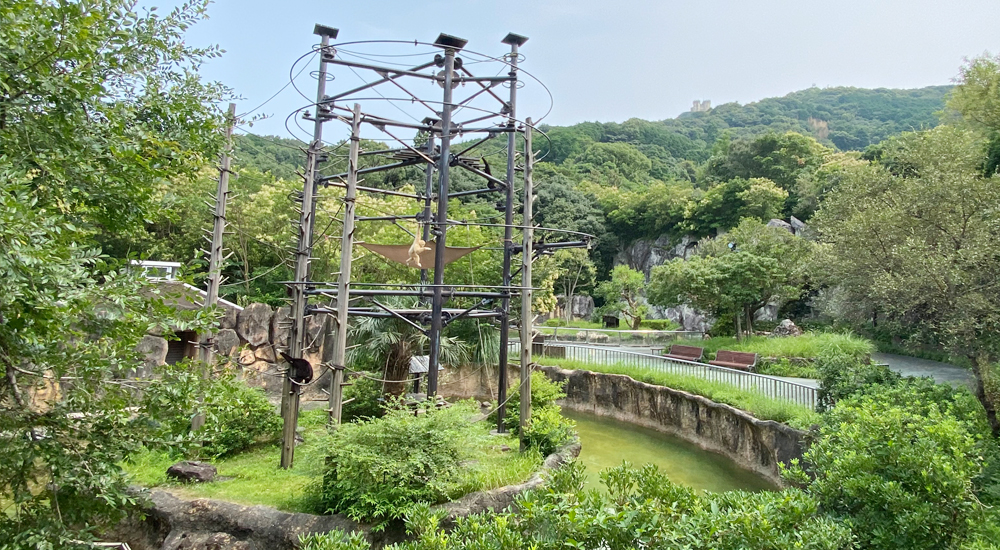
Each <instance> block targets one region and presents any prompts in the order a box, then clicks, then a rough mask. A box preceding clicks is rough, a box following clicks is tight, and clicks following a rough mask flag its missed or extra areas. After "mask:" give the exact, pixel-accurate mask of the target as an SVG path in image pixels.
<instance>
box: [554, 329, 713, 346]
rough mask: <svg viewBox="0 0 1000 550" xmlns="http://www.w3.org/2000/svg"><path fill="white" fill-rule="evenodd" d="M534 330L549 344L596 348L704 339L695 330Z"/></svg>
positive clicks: (702, 335)
mask: <svg viewBox="0 0 1000 550" xmlns="http://www.w3.org/2000/svg"><path fill="white" fill-rule="evenodd" d="M534 328H535V330H536V331H538V332H539V333H541V334H542V335H544V336H545V340H546V341H547V342H569V343H580V344H589V345H596V346H601V345H607V346H643V347H652V346H657V345H663V344H667V343H669V342H674V341H676V340H679V339H681V338H702V337H704V334H703V333H701V332H698V331H693V330H614V329H603V328H573V327H546V326H536V327H534Z"/></svg>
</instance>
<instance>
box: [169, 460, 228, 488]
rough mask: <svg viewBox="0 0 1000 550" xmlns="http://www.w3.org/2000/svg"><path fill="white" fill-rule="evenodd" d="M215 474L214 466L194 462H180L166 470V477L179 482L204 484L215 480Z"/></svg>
mask: <svg viewBox="0 0 1000 550" xmlns="http://www.w3.org/2000/svg"><path fill="white" fill-rule="evenodd" d="M215 474H216V469H215V466H212V465H211V464H208V463H207V462H197V461H194V460H182V461H180V462H178V463H177V464H174V465H173V466H171V467H169V468H167V476H169V477H172V478H174V479H178V480H180V481H192V482H197V483H206V482H209V481H212V480H213V479H215Z"/></svg>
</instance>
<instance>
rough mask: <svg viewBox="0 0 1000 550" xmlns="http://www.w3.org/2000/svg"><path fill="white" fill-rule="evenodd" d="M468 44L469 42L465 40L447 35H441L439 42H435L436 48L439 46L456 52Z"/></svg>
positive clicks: (438, 38)
mask: <svg viewBox="0 0 1000 550" xmlns="http://www.w3.org/2000/svg"><path fill="white" fill-rule="evenodd" d="M468 43H469V41H468V40H466V39H464V38H459V37H457V36H452V35H450V34H445V33H441V34H439V35H438V37H437V40H435V41H434V45H435V46H439V47H441V48H451V49H454V50H461V49H462V48H464V47H465V45H466V44H468Z"/></svg>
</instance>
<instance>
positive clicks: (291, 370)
mask: <svg viewBox="0 0 1000 550" xmlns="http://www.w3.org/2000/svg"><path fill="white" fill-rule="evenodd" d="M280 353H281V357H282V359H284V360H285V361H288V377H289V378H291V379H292V382H295V383H296V384H299V385H301V384H308V383H309V382H310V381H311V380H312V379H313V368H312V365H311V364H309V361H306V360H305V359H296V358H295V357H291V356H290V355H288V354H287V353H285V352H283V351H282V352H280Z"/></svg>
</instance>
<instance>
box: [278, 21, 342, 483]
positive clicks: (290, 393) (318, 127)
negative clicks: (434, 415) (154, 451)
mask: <svg viewBox="0 0 1000 550" xmlns="http://www.w3.org/2000/svg"><path fill="white" fill-rule="evenodd" d="M319 28H320V26H317V29H319ZM321 36H322V39H321V41H320V56H319V74H318V75H317V76H318V80H319V82H318V83H317V85H316V104H317V105H316V113H315V114H316V117H315V119H314V126H313V139H312V142H311V143H310V144H309V149H308V150H307V151H306V169H305V178H304V180H305V182H304V183H303V186H302V205H301V207H302V211H301V213H300V216H299V235H298V245H297V247H296V251H295V284H293V285H292V288H291V291H292V311H291V317H292V327H291V331H290V332H289V335H288V355H290V356H291V357H296V358H301V357H302V356H303V354H304V352H305V348H306V342H305V340H306V330H305V317H306V306H307V305H308V295H307V294H306V290H308V289H307V288H306V283H307V282H308V280H309V258H310V256H311V255H312V239H313V226H314V225H315V219H314V218H315V213H316V209H315V204H314V203H315V198H316V165H317V159H318V157H319V154H320V151H321V149H322V145H323V122H324V121H325V116H324V114H323V113H322V109H321V107H320V104H321V103H322V101H323V98H324V97H325V95H326V61H325V56H324V55H323V54H324V52H326V50H327V48H329V47H330V36H329V34H325V33H324V34H321ZM334 36H335V35H334ZM288 374H290V373H286V375H285V379H284V382H283V384H282V386H281V418H282V421H283V422H282V430H281V467H282V468H285V469H288V468H291V467H292V465H293V463H294V459H295V429H296V428H297V427H298V423H299V393H300V391H299V390H300V389H299V386H298V385H297V384H295V383H294V382H292V379H291V378H289V376H288Z"/></svg>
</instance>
